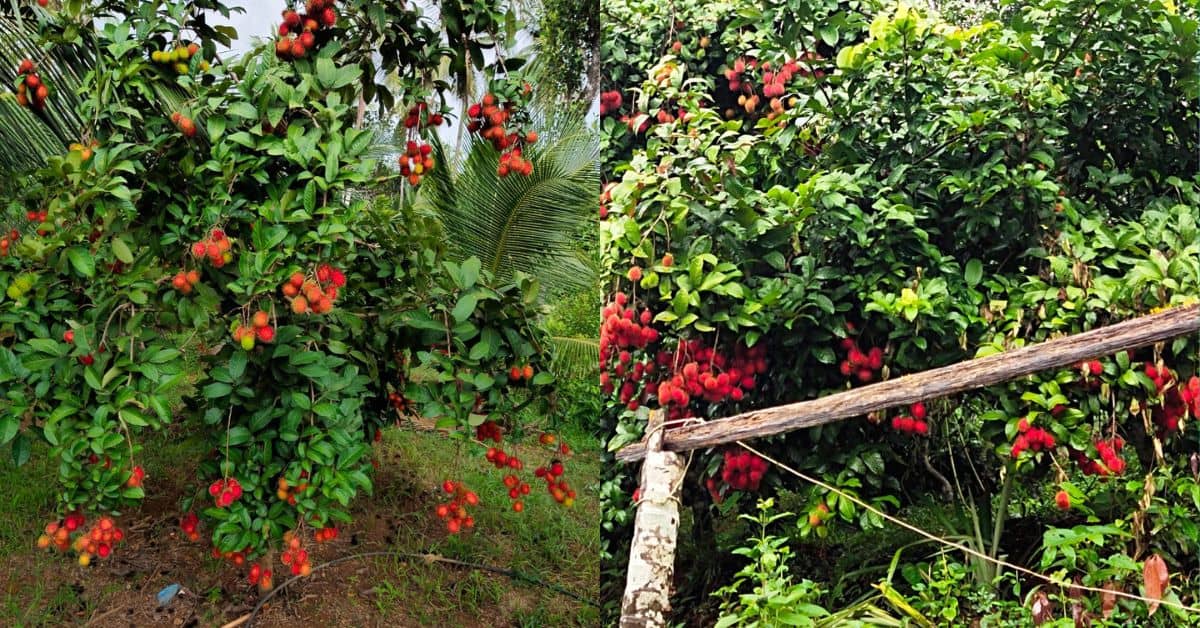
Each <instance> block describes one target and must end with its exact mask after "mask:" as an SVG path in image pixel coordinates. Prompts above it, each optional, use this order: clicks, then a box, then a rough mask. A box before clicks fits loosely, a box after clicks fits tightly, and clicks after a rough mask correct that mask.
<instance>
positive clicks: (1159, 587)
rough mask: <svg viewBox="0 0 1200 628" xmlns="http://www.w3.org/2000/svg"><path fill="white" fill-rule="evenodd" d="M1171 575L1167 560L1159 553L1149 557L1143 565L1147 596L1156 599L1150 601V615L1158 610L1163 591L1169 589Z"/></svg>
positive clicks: (1143, 580) (1143, 579)
mask: <svg viewBox="0 0 1200 628" xmlns="http://www.w3.org/2000/svg"><path fill="white" fill-rule="evenodd" d="M1170 576H1171V574H1170V573H1169V572H1168V571H1167V563H1166V561H1164V560H1163V559H1162V556H1159V555H1158V554H1154V555H1152V556H1150V558H1147V559H1146V562H1145V563H1144V564H1143V565H1142V582H1143V584H1144V585H1145V587H1146V597H1148V598H1150V599H1151V600H1154V601H1153V602H1150V613H1149V614H1150V615H1153V614H1154V611H1157V610H1158V601H1159V600H1161V599H1162V596H1163V593H1164V592H1166V590H1167V580H1168V579H1169V578H1170Z"/></svg>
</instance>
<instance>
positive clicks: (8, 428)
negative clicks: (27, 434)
mask: <svg viewBox="0 0 1200 628" xmlns="http://www.w3.org/2000/svg"><path fill="white" fill-rule="evenodd" d="M20 427H21V422H20V421H19V420H18V419H17V417H16V416H13V415H8V416H5V417H3V418H0V445H3V444H4V443H7V442H8V441H10V440H12V439H13V437H14V436H16V435H17V430H19V429H20Z"/></svg>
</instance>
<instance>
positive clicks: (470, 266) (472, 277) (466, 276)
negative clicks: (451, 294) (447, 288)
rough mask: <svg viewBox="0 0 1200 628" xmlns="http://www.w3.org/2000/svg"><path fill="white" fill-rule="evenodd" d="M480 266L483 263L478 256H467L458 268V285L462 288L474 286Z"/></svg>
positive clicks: (477, 279)
mask: <svg viewBox="0 0 1200 628" xmlns="http://www.w3.org/2000/svg"><path fill="white" fill-rule="evenodd" d="M482 267H483V263H482V262H480V261H479V258H478V257H473V256H472V257H468V258H467V259H466V261H464V262H463V264H462V268H460V269H459V284H458V285H459V287H460V288H462V289H463V290H466V289H467V288H471V287H474V286H475V284H476V282H478V281H479V271H480V269H481V268H482Z"/></svg>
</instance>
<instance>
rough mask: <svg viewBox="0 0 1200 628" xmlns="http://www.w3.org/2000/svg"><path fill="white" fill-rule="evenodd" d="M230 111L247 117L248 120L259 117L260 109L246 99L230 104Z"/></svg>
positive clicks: (241, 116) (240, 116)
mask: <svg viewBox="0 0 1200 628" xmlns="http://www.w3.org/2000/svg"><path fill="white" fill-rule="evenodd" d="M228 111H229V113H231V114H233V115H235V116H237V117H239V118H245V119H247V120H255V119H257V118H258V110H257V109H255V108H254V105H252V104H250V103H248V102H245V101H240V102H235V103H233V104H231V105H229V109H228ZM210 124H211V122H210Z"/></svg>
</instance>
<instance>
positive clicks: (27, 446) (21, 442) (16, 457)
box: [12, 434, 33, 467]
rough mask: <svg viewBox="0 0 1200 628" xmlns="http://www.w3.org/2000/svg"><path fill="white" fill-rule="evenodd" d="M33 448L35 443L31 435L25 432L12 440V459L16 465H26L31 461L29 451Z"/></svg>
mask: <svg viewBox="0 0 1200 628" xmlns="http://www.w3.org/2000/svg"><path fill="white" fill-rule="evenodd" d="M32 450H33V443H32V442H30V440H29V437H28V436H25V435H24V434H19V435H18V436H17V437H16V439H14V440H13V442H12V460H13V464H14V465H16V466H18V467H19V466H21V465H24V464H25V463H26V462H29V453H30V452H31V451H32Z"/></svg>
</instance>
